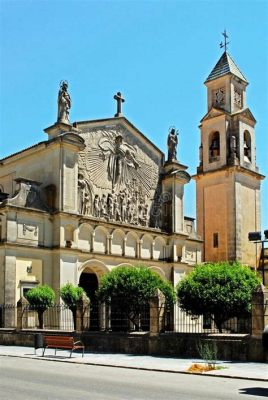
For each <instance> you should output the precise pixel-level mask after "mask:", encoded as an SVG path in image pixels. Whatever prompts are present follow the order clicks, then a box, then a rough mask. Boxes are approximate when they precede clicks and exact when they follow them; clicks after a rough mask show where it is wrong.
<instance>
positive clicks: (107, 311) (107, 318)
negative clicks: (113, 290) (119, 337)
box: [105, 303, 112, 331]
mask: <svg viewBox="0 0 268 400" xmlns="http://www.w3.org/2000/svg"><path fill="white" fill-rule="evenodd" d="M111 314H112V313H111V305H110V304H107V303H106V305H105V329H106V330H107V331H110V330H111V316H112V315H111Z"/></svg>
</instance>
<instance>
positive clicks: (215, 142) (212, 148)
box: [209, 132, 220, 162]
mask: <svg viewBox="0 0 268 400" xmlns="http://www.w3.org/2000/svg"><path fill="white" fill-rule="evenodd" d="M219 156H220V133H219V132H213V133H212V134H211V135H210V140H209V162H213V161H216V160H218V158H219Z"/></svg>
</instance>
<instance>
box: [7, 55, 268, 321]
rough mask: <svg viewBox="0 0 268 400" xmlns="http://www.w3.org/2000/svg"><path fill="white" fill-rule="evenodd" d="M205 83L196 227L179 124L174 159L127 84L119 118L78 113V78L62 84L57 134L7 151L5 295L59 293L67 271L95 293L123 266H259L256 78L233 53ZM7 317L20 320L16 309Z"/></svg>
mask: <svg viewBox="0 0 268 400" xmlns="http://www.w3.org/2000/svg"><path fill="white" fill-rule="evenodd" d="M205 84H206V86H207V88H208V111H207V114H206V115H205V117H204V118H203V119H202V121H201V125H200V128H201V145H200V165H199V166H198V168H197V173H196V175H195V176H194V177H193V178H194V179H195V180H196V188H197V232H196V230H195V224H194V219H193V218H190V217H186V216H184V185H185V184H187V183H188V182H189V181H190V179H191V177H190V175H189V174H188V173H187V167H186V166H185V165H183V164H181V163H180V162H179V161H178V160H177V144H178V136H177V132H176V129H175V128H171V129H170V131H169V134H168V140H167V143H168V156H167V159H165V155H164V153H163V152H162V151H161V150H160V149H159V148H157V146H155V145H154V143H152V142H151V141H149V140H148V139H147V138H146V136H145V135H144V134H143V133H142V132H140V131H139V130H138V129H137V128H136V127H135V126H134V125H133V124H132V123H131V122H130V121H128V120H127V119H126V118H125V117H124V116H123V114H122V103H123V101H124V99H123V98H122V96H121V93H119V92H118V93H117V94H116V95H115V96H114V98H115V100H116V101H117V113H116V114H115V116H114V117H113V118H106V119H101V120H94V121H79V122H74V123H71V122H70V117H69V112H70V107H71V99H70V96H69V93H68V84H67V82H62V83H61V86H60V90H59V96H58V117H57V122H56V123H55V124H54V125H52V126H49V127H48V128H46V129H45V133H46V134H47V140H44V141H43V142H40V143H38V144H35V145H33V146H31V147H29V148H27V149H24V150H22V151H20V152H18V153H15V154H12V155H10V156H8V157H6V158H4V159H2V160H0V161H1V162H0V166H1V167H0V235H1V237H0V239H1V241H0V287H1V290H0V304H16V302H17V301H18V300H19V299H20V298H21V297H22V296H23V295H24V294H25V292H26V291H27V290H29V289H30V288H32V287H35V286H37V285H39V284H47V285H49V286H51V287H52V288H53V289H54V290H55V292H56V296H57V300H58V301H59V300H60V299H59V291H60V287H61V286H63V285H64V284H66V283H67V282H71V283H73V284H74V285H80V286H82V287H83V288H84V289H85V290H86V292H87V294H88V295H89V296H90V297H92V295H93V296H94V293H95V292H96V290H97V288H98V286H99V284H100V279H101V277H102V276H103V275H104V274H106V273H107V272H109V271H111V270H112V269H113V268H116V267H118V266H121V265H128V266H135V265H143V266H145V267H148V268H151V269H152V270H154V271H155V272H156V273H158V274H159V275H160V276H161V277H163V278H164V279H167V280H168V281H170V282H171V283H172V284H173V286H174V287H175V286H176V285H177V283H178V282H179V280H180V279H181V277H182V276H184V275H185V274H187V273H189V272H190V271H191V270H192V268H193V266H194V265H195V264H197V263H200V262H202V261H222V260H230V261H233V260H239V261H241V262H242V263H244V264H247V265H249V266H251V267H254V266H255V265H256V258H255V247H254V246H253V245H251V244H249V243H248V237H247V235H248V232H250V231H258V230H259V228H260V206H259V192H260V182H261V180H262V179H263V178H264V177H263V176H262V175H260V173H259V171H258V168H257V167H256V159H255V158H256V155H255V133H254V126H255V122H256V121H255V119H254V117H253V115H252V113H251V112H250V110H249V109H248V108H247V105H246V86H247V81H246V79H245V78H244V76H243V74H242V73H241V71H240V70H239V69H238V67H237V66H236V65H235V63H234V61H233V60H232V59H231V57H230V56H229V54H228V53H226V52H224V53H223V55H222V56H221V58H220V60H219V62H218V63H217V64H216V66H215V68H214V69H213V70H212V72H211V74H210V75H209V77H208V79H207V80H206V82H205ZM203 242H204V243H203ZM8 318H11V319H12V318H13V321H12V320H10V321H6V323H7V324H9V325H12V324H13V325H14V323H15V315H13V316H12V315H11V314H10V313H9V314H8ZM175 324H176V315H175Z"/></svg>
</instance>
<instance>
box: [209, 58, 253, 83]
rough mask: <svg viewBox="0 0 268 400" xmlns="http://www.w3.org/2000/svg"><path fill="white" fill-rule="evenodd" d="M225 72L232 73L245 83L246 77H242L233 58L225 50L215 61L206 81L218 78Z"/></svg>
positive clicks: (225, 73)
mask: <svg viewBox="0 0 268 400" xmlns="http://www.w3.org/2000/svg"><path fill="white" fill-rule="evenodd" d="M227 74H233V75H235V76H237V77H238V78H240V79H242V80H243V81H244V82H246V83H247V80H246V78H245V77H244V75H243V74H242V72H241V71H240V69H239V68H238V66H237V65H236V64H235V62H234V60H233V59H232V58H231V56H230V55H229V54H228V53H227V52H226V51H225V52H224V53H223V54H222V56H221V58H220V59H219V61H218V62H217V64H216V65H215V67H214V68H213V70H212V71H211V73H210V74H209V76H208V78H207V79H206V82H208V81H212V80H214V79H217V78H220V77H221V76H224V75H227Z"/></svg>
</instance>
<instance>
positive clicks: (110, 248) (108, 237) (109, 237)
mask: <svg viewBox="0 0 268 400" xmlns="http://www.w3.org/2000/svg"><path fill="white" fill-rule="evenodd" d="M112 239H113V235H107V244H106V246H107V249H106V253H107V254H112Z"/></svg>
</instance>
